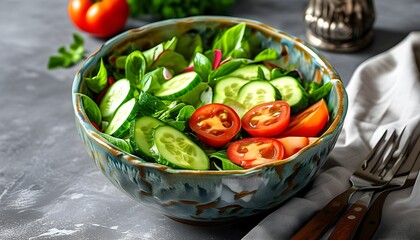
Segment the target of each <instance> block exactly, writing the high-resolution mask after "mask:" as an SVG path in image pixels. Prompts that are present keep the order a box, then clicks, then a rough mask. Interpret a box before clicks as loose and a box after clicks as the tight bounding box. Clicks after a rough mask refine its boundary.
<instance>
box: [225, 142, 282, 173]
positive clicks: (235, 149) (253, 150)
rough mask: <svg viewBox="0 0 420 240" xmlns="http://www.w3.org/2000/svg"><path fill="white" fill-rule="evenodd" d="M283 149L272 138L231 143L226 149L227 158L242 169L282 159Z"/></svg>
mask: <svg viewBox="0 0 420 240" xmlns="http://www.w3.org/2000/svg"><path fill="white" fill-rule="evenodd" d="M283 155H284V147H283V145H282V144H281V143H280V142H279V141H277V140H276V139H274V138H266V137H253V138H243V139H241V140H238V141H235V142H233V143H232V144H231V145H230V146H229V147H228V149H227V156H228V158H229V159H230V160H231V161H232V162H233V163H235V164H236V165H239V166H241V167H243V168H252V167H255V166H258V165H261V164H264V163H270V162H274V161H277V160H281V159H283Z"/></svg>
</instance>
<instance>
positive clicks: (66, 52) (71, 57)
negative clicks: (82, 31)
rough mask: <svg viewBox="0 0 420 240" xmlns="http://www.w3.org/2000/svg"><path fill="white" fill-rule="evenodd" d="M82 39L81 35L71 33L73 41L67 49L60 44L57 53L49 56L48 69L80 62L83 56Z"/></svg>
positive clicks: (65, 66)
mask: <svg viewBox="0 0 420 240" xmlns="http://www.w3.org/2000/svg"><path fill="white" fill-rule="evenodd" d="M83 44H84V40H83V38H82V36H81V35H79V34H77V33H75V34H73V43H71V44H70V46H69V49H67V48H66V46H61V47H60V48H59V49H58V53H59V55H53V56H51V57H50V58H49V61H48V69H55V68H60V67H63V68H67V67H70V66H73V65H74V64H76V63H78V62H80V61H81V60H82V59H83V58H84V54H85V49H84V45H83Z"/></svg>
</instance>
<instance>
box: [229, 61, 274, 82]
mask: <svg viewBox="0 0 420 240" xmlns="http://www.w3.org/2000/svg"><path fill="white" fill-rule="evenodd" d="M258 68H260V69H261V70H262V71H263V72H264V76H265V79H270V75H271V71H270V69H268V68H267V67H266V66H265V65H262V64H250V65H245V66H243V67H240V68H238V69H236V70H235V71H233V72H231V73H229V74H228V75H226V77H228V76H229V77H239V78H243V79H246V80H255V79H258Z"/></svg>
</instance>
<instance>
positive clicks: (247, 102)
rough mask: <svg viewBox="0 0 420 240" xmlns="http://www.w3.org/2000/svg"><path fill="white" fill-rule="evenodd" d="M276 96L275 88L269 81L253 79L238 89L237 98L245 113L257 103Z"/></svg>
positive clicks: (272, 99) (275, 98) (273, 99)
mask: <svg viewBox="0 0 420 240" xmlns="http://www.w3.org/2000/svg"><path fill="white" fill-rule="evenodd" d="M277 96H278V93H277V90H276V88H275V87H274V86H273V85H271V83H270V81H267V80H253V81H250V82H248V83H247V84H245V85H243V86H242V87H241V89H239V93H238V98H237V100H238V102H240V103H242V105H243V106H244V107H245V111H244V113H245V112H247V111H248V110H249V109H251V108H252V107H254V106H256V105H258V104H261V103H265V102H272V101H275V100H277Z"/></svg>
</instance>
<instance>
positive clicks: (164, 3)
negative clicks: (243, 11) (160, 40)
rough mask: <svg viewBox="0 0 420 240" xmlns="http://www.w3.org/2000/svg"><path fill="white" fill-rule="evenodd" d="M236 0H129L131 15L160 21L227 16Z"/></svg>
mask: <svg viewBox="0 0 420 240" xmlns="http://www.w3.org/2000/svg"><path fill="white" fill-rule="evenodd" d="M235 1H236V0H127V2H128V4H129V6H130V15H131V16H132V17H135V18H141V17H144V16H148V15H149V16H153V17H156V18H159V19H168V18H182V17H188V16H196V15H220V14H226V13H227V12H228V11H229V8H230V7H231V6H232V5H233V4H234V3H235Z"/></svg>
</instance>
